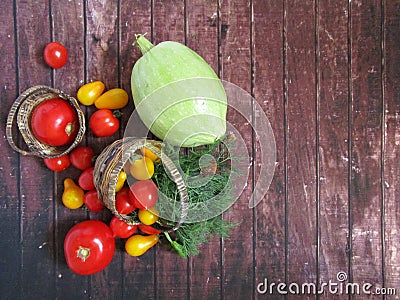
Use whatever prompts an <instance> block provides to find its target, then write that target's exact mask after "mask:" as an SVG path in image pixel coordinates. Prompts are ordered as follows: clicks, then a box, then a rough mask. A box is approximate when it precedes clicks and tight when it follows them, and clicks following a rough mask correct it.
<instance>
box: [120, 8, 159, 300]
mask: <svg viewBox="0 0 400 300" xmlns="http://www.w3.org/2000/svg"><path fill="white" fill-rule="evenodd" d="M151 2H152V1H135V2H132V1H120V8H119V12H120V16H119V18H120V20H119V34H120V41H119V44H120V45H119V51H120V52H119V61H120V63H119V77H120V78H119V80H120V85H121V87H122V88H123V89H125V90H126V91H127V92H128V94H129V97H130V99H129V103H128V105H127V107H125V108H124V109H123V115H122V117H121V129H122V130H123V129H124V128H125V126H126V123H127V121H128V119H129V117H130V114H131V112H132V111H133V109H134V105H133V100H132V95H131V92H130V91H131V87H130V78H131V72H132V67H133V65H134V63H135V62H136V61H137V60H138V59H139V58H140V57H141V53H140V50H139V49H138V47H136V46H135V47H134V46H133V45H132V44H133V43H134V41H135V34H140V33H146V32H147V33H148V35H147V37H149V36H151ZM121 134H123V133H121ZM122 136H123V135H121V137H122ZM124 243H125V240H121V241H120V247H119V248H118V252H120V255H122V263H123V269H122V270H121V275H122V276H121V282H120V284H121V285H123V298H124V299H129V298H137V299H155V298H156V292H157V291H156V286H155V282H156V281H155V276H156V272H157V263H156V260H155V258H156V257H155V251H154V250H153V249H152V250H150V252H149V253H147V254H145V255H143V256H142V257H138V258H135V257H131V256H129V255H127V254H126V253H124V251H125V250H124ZM121 252H122V254H121Z"/></svg>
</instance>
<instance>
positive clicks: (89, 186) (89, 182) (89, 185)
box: [78, 167, 95, 191]
mask: <svg viewBox="0 0 400 300" xmlns="http://www.w3.org/2000/svg"><path fill="white" fill-rule="evenodd" d="M93 172H94V168H93V167H90V168H87V169H85V170H83V172H82V173H81V175H79V178H78V184H79V186H80V187H81V189H83V190H86V191H90V190H93V189H94V188H95V186H94V181H93Z"/></svg>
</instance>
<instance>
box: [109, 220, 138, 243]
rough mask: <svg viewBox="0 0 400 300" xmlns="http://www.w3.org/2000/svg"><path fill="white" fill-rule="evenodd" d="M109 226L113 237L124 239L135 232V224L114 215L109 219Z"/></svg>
mask: <svg viewBox="0 0 400 300" xmlns="http://www.w3.org/2000/svg"><path fill="white" fill-rule="evenodd" d="M110 228H111V231H112V232H113V234H114V237H119V238H121V239H126V238H128V237H130V236H131V235H133V234H134V233H135V232H136V228H137V226H136V225H130V224H128V223H126V222H124V221H122V220H121V219H120V218H118V217H116V216H114V217H112V219H111V221H110Z"/></svg>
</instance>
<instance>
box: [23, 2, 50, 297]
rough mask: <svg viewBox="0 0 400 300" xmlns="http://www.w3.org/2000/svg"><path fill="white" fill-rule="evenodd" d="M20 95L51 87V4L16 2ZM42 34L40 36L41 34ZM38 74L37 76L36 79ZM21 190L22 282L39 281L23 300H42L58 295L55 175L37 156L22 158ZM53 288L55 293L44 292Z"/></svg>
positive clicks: (32, 285) (27, 287)
mask: <svg viewBox="0 0 400 300" xmlns="http://www.w3.org/2000/svg"><path fill="white" fill-rule="evenodd" d="M16 5H17V20H16V22H17V23H16V24H17V43H18V50H17V51H18V55H19V60H18V78H19V81H18V83H19V93H21V92H22V91H24V90H25V89H27V88H29V87H31V86H33V85H37V84H46V85H51V71H50V68H48V67H47V66H46V65H45V63H44V61H43V56H42V53H43V49H44V46H45V45H46V44H47V43H48V42H49V41H50V23H49V20H48V19H47V18H45V19H44V20H43V21H42V22H40V23H38V22H36V20H37V19H41V16H42V15H43V14H45V15H48V13H49V6H48V3H40V4H33V3H26V2H19V1H17V2H16ZM38 32H41V34H40V35H37V33H38ZM32 74H35V76H32ZM20 163H21V168H20V177H19V191H20V201H21V207H20V209H21V218H20V230H21V240H20V243H21V248H22V251H21V271H20V277H21V282H28V281H30V280H31V278H36V280H35V281H33V282H32V283H31V285H30V286H27V285H23V286H22V288H21V291H20V293H21V298H25V297H29V295H30V293H31V290H35V291H36V295H37V297H39V298H45V297H46V296H49V297H54V296H55V270H54V258H55V252H54V248H55V247H54V236H53V222H52V221H53V211H54V194H53V188H52V187H53V184H54V180H53V174H52V172H50V171H49V170H46V169H45V168H44V167H43V161H42V160H41V159H38V158H35V157H21V159H20ZM43 286H50V287H51V290H49V291H46V290H44V289H42V288H41V287H43Z"/></svg>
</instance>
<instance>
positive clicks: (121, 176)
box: [115, 171, 126, 193]
mask: <svg viewBox="0 0 400 300" xmlns="http://www.w3.org/2000/svg"><path fill="white" fill-rule="evenodd" d="M125 181H126V173H125V172H124V171H121V172H119V174H118V179H117V184H116V186H115V192H116V193H117V192H119V191H120V190H121V189H122V188H123V186H124V184H125Z"/></svg>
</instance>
